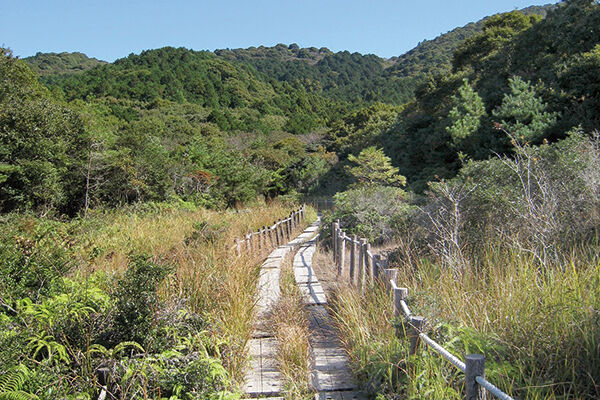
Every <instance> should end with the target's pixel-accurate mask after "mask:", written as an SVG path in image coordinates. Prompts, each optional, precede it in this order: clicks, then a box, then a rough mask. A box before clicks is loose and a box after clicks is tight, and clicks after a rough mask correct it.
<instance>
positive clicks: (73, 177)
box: [0, 49, 88, 213]
mask: <svg viewBox="0 0 600 400" xmlns="http://www.w3.org/2000/svg"><path fill="white" fill-rule="evenodd" d="M87 148H88V145H87V141H86V140H85V138H84V127H83V123H82V121H81V119H80V118H79V116H78V115H77V114H76V113H74V112H73V111H72V110H70V109H69V108H67V107H65V106H64V105H63V104H61V103H60V102H58V101H56V100H55V99H53V98H52V96H51V94H50V92H49V91H48V90H47V89H46V88H44V87H43V86H41V85H40V84H39V83H38V81H37V77H36V75H35V74H34V73H33V72H31V70H30V69H29V67H27V65H26V64H25V63H24V62H23V61H21V60H18V59H15V58H14V57H13V56H12V54H11V52H10V51H9V50H6V49H0V181H2V185H1V186H0V210H2V211H10V210H13V209H28V208H29V209H30V208H33V209H36V210H37V211H39V212H41V213H47V212H49V211H52V210H59V211H62V212H67V213H74V212H76V211H77V209H78V208H79V207H80V206H81V204H82V203H83V197H84V195H83V192H84V186H85V183H84V179H83V177H84V174H83V173H82V172H83V171H82V169H83V165H84V164H85V155H86V149H87Z"/></svg>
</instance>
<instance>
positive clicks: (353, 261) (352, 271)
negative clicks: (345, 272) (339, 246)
mask: <svg viewBox="0 0 600 400" xmlns="http://www.w3.org/2000/svg"><path fill="white" fill-rule="evenodd" d="M350 240H351V242H350V244H351V246H352V247H350V283H351V284H352V285H354V284H355V283H356V247H357V246H356V242H357V241H358V237H357V236H356V235H352V237H351V238H350Z"/></svg>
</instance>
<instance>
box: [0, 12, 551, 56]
mask: <svg viewBox="0 0 600 400" xmlns="http://www.w3.org/2000/svg"><path fill="white" fill-rule="evenodd" d="M547 3H548V1H533V0H524V1H523V0H495V1H486V0H447V1H442V0H435V1H434V0H421V1H406V0H396V1H394V0H370V1H369V0H364V1H355V0H345V1H341V0H320V1H318V0H302V1H301V0H297V1H288V0H279V1H274V0H246V1H241V0H221V1H191V0H186V1H184V0H171V1H167V0H165V1H154V0H146V1H139V0H131V1H129V0H121V1H114V0H95V1H89V0H78V1H75V0H72V1H67V0H31V1H30V0H0V16H1V18H2V22H0V45H2V46H4V47H9V48H11V49H12V50H13V53H14V54H15V55H18V56H20V57H26V56H30V55H34V54H35V53H36V52H38V51H41V52H61V51H81V52H83V53H86V54H87V55H89V56H91V57H96V58H99V59H102V60H107V61H113V60H115V59H117V58H120V57H125V56H127V55H128V54H130V53H139V52H140V51H142V50H145V49H154V48H158V47H163V46H175V47H179V46H183V47H187V48H192V49H194V50H214V49H220V48H238V47H249V46H260V45H265V46H272V45H275V44H277V43H285V44H290V43H297V44H298V45H300V46H301V47H310V46H314V47H327V48H329V49H331V50H333V51H341V50H349V51H351V52H354V51H357V52H360V53H363V54H366V53H373V54H377V55H379V56H382V57H392V56H397V55H400V54H402V53H404V52H406V51H408V50H410V49H411V48H413V47H414V46H416V45H417V44H418V43H419V42H420V41H422V40H425V39H433V38H434V37H436V36H438V35H439V34H441V33H445V32H447V31H449V30H451V29H453V28H455V27H457V26H462V25H465V24H467V23H469V22H471V21H476V20H479V19H481V18H483V17H485V16H488V15H492V14H495V13H497V12H503V11H511V10H514V9H517V8H524V7H527V6H530V5H542V4H547Z"/></svg>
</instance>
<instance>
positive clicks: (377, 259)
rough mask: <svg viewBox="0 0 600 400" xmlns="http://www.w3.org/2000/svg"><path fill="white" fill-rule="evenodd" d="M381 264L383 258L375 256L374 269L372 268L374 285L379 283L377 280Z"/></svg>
mask: <svg viewBox="0 0 600 400" xmlns="http://www.w3.org/2000/svg"><path fill="white" fill-rule="evenodd" d="M380 264H381V256H380V255H379V254H374V255H373V266H372V267H373V268H372V274H373V283H375V282H377V279H378V278H379V266H380Z"/></svg>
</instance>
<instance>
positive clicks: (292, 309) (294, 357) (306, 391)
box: [270, 257, 314, 400]
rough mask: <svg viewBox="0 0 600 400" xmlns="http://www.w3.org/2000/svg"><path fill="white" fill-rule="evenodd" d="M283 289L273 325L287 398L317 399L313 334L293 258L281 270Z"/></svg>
mask: <svg viewBox="0 0 600 400" xmlns="http://www.w3.org/2000/svg"><path fill="white" fill-rule="evenodd" d="M280 286H281V298H280V300H279V303H278V304H277V305H276V306H275V307H274V309H273V313H272V317H271V321H270V322H271V323H272V326H273V331H274V333H275V337H276V338H277V342H278V343H279V348H278V352H277V356H278V357H277V358H278V362H279V368H280V371H281V373H282V374H283V376H284V378H285V398H286V399H288V400H300V399H307V400H308V399H311V398H312V397H313V396H314V392H313V391H312V389H311V383H310V368H311V365H310V343H309V335H310V331H309V327H308V317H307V314H306V310H305V309H304V303H303V300H302V294H301V293H300V290H299V289H298V287H297V286H296V282H295V279H294V273H293V269H292V263H291V257H289V258H288V259H287V260H286V262H285V263H284V264H283V266H282V270H281V275H280Z"/></svg>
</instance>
